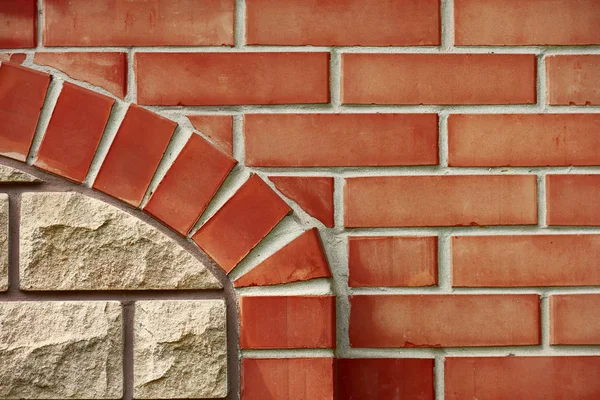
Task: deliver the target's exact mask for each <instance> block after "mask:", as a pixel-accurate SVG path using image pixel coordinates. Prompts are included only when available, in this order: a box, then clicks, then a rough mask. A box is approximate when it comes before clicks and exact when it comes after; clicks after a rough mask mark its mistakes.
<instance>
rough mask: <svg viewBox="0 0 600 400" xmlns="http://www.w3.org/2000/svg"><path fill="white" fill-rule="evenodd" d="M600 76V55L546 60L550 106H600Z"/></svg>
mask: <svg viewBox="0 0 600 400" xmlns="http://www.w3.org/2000/svg"><path fill="white" fill-rule="evenodd" d="M598 5H599V6H600V2H599V3H598ZM598 15H600V7H599V8H598ZM599 23H600V18H599ZM596 30H597V31H600V29H597V28H596ZM599 76H600V55H577V56H567V55H565V56H551V57H546V81H547V91H548V104H555V105H585V106H590V105H593V106H597V105H600V83H599V82H598V77H599Z"/></svg>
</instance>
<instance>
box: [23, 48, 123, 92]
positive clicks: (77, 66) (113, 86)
mask: <svg viewBox="0 0 600 400" xmlns="http://www.w3.org/2000/svg"><path fill="white" fill-rule="evenodd" d="M33 62H34V63H36V64H38V65H47V66H49V67H52V68H56V69H58V70H60V71H62V72H64V73H65V74H67V75H68V76H70V77H71V78H73V79H77V80H80V81H84V82H88V83H91V84H92V85H94V86H98V87H101V88H102V89H106V90H107V91H108V92H110V93H112V94H114V95H115V96H117V97H119V98H121V99H122V98H124V97H125V94H126V93H127V54H126V53H90V52H85V53H73V52H72V53H45V52H42V53H40V52H37V53H35V56H34V57H33Z"/></svg>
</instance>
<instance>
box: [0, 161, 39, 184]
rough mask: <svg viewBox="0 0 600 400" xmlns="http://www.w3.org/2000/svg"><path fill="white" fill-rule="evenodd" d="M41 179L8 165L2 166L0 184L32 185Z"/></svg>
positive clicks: (0, 167) (0, 168)
mask: <svg viewBox="0 0 600 400" xmlns="http://www.w3.org/2000/svg"><path fill="white" fill-rule="evenodd" d="M31 182H41V179H38V178H36V177H35V176H33V175H29V174H28V173H26V172H23V171H19V170H18V169H16V168H12V167H9V166H7V165H0V183H31Z"/></svg>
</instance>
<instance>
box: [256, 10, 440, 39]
mask: <svg viewBox="0 0 600 400" xmlns="http://www.w3.org/2000/svg"><path fill="white" fill-rule="evenodd" d="M246 13H247V16H246V41H247V43H248V44H267V45H296V46H298V45H300V46H301V45H314V46H357V45H358V46H411V45H414V46H428V45H429V46H436V45H439V44H440V4H439V0H421V1H412V0H400V1H398V0H342V1H335V2H324V1H320V0H308V1H307V0H279V1H276V2H274V1H272V0H248V1H246Z"/></svg>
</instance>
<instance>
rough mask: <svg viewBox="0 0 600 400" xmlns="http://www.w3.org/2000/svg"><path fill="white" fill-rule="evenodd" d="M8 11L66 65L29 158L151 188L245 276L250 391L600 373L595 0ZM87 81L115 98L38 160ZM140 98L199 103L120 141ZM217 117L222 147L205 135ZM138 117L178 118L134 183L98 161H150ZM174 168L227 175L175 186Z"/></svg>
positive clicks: (448, 394)
mask: <svg viewBox="0 0 600 400" xmlns="http://www.w3.org/2000/svg"><path fill="white" fill-rule="evenodd" d="M0 16H1V18H2V19H1V20H0V51H1V54H0V57H1V58H2V60H4V61H10V62H11V63H13V64H16V63H18V64H22V65H23V66H26V67H28V68H31V69H35V70H38V71H43V72H46V73H51V74H52V75H53V76H54V79H53V80H52V81H51V82H50V84H49V88H48V90H47V94H46V95H45V102H44V104H45V105H44V107H43V108H42V111H41V116H40V120H39V121H40V122H39V123H38V124H37V129H36V131H35V135H33V136H32V138H31V140H30V142H28V143H27V144H26V145H24V148H25V150H24V153H23V154H22V155H21V156H22V157H21V161H26V162H27V163H29V164H34V165H36V166H37V167H39V168H42V169H45V170H46V171H50V172H52V173H56V174H58V175H61V176H63V177H66V178H68V179H70V180H72V181H76V182H80V183H83V185H84V186H87V187H92V188H94V189H96V190H100V191H102V192H104V193H107V194H109V195H111V196H113V197H116V198H118V199H120V200H121V201H123V202H124V203H127V204H129V205H132V206H133V207H134V208H139V209H142V210H143V211H145V212H146V213H148V214H150V215H151V216H153V217H155V218H156V219H158V220H159V221H162V222H163V223H164V225H166V226H167V227H169V228H170V229H172V230H173V231H175V232H178V233H179V234H181V235H182V237H184V238H187V239H188V240H190V241H192V242H193V243H195V244H196V245H198V247H199V248H200V249H201V250H202V251H203V252H204V253H206V254H207V255H208V256H209V257H210V258H211V259H212V261H213V262H214V263H215V264H216V265H217V266H218V267H220V269H221V270H222V273H223V274H227V276H228V277H229V279H231V280H232V281H234V286H236V288H237V289H236V296H238V297H237V298H236V301H237V303H236V304H238V305H239V323H240V326H239V348H240V356H241V360H240V365H241V375H240V377H239V379H240V380H241V383H240V386H241V389H240V390H241V398H242V399H246V400H251V399H259V398H261V399H263V398H273V399H297V400H301V399H332V398H335V396H337V398H339V399H350V398H352V399H354V398H358V399H377V398H379V399H392V398H410V399H413V398H414V399H437V400H442V399H446V400H450V399H470V398H479V399H504V398H515V399H567V398H568V399H571V398H572V399H575V398H577V399H597V398H599V397H600V383H599V382H600V381H599V380H598V377H599V376H600V347H599V346H600V313H599V312H598V310H599V308H600V261H599V258H598V254H599V252H600V230H599V229H598V227H599V226H600V211H599V209H600V208H599V206H600V28H599V27H600V2H598V1H597V0H528V1H521V0H343V1H342V0H340V1H337V0H336V1H318V0H277V1H275V0H237V1H233V0H219V1H208V0H178V1H173V0H148V1H139V2H131V1H121V0H94V1H93V2H91V1H90V2H77V1H66V0H39V1H37V2H36V1H33V0H19V1H14V2H7V3H2V4H0ZM63 81H64V83H63ZM70 82H75V83H77V84H78V85H80V86H82V87H84V88H87V89H90V90H92V91H94V92H96V93H99V94H102V95H104V96H106V97H109V98H111V99H115V104H114V106H111V107H107V111H106V117H105V121H104V122H105V126H104V125H102V127H101V129H100V131H101V133H100V132H99V133H98V134H97V136H98V139H97V140H96V142H94V143H95V145H94V146H92V148H91V152H90V154H89V157H88V158H89V164H88V165H87V166H86V168H85V169H83V170H73V171H71V170H66V169H62V170H61V169H60V167H54V168H55V169H52V168H53V167H48V166H47V165H45V164H40V163H39V162H38V161H37V160H39V159H42V158H43V155H44V154H43V148H44V147H43V140H45V139H43V138H44V132H47V130H46V128H47V127H48V125H49V120H50V118H51V115H53V110H55V109H56V108H55V107H57V103H58V102H59V101H60V94H61V93H64V92H65V90H68V88H69V85H70ZM129 103H133V104H138V105H140V106H141V107H143V109H146V110H149V111H151V112H152V113H154V114H157V115H159V116H161V117H164V118H166V119H168V120H170V121H174V122H176V124H172V125H169V124H168V123H167V122H164V127H163V126H162V125H160V124H162V123H163V122H160V123H159V122H158V121H159V120H153V121H154V122H149V121H146V122H144V124H142V123H139V122H138V125H135V124H134V125H132V126H133V128H132V130H134V131H139V132H144V134H141V135H140V136H137V137H135V138H136V139H135V140H133V139H132V141H131V143H130V144H128V145H123V146H121V147H120V149H121V151H120V152H110V151H109V148H111V145H112V144H113V139H114V138H115V137H116V136H117V131H118V129H119V127H122V126H123V125H122V124H124V123H125V122H124V121H128V119H127V118H126V117H125V115H126V112H128V111H127V110H128V108H127V107H128V104H129ZM58 104H60V103H58ZM67 113H68V111H67ZM66 118H67V119H68V118H69V117H68V116H67V117H66ZM159 125H160V126H159ZM165 131H168V133H165V134H164V135H165V136H164V137H162V139H161V136H160V135H161V132H165ZM173 132H174V134H173ZM46 134H47V133H46ZM144 135H145V136H144ZM171 135H172V136H171ZM197 135H200V137H201V138H203V139H206V141H208V142H210V143H211V144H212V146H214V148H218V149H219V155H217V153H213V150H212V149H213V147H210V148H209V147H198V148H197V149H196V150H194V151H192V150H189V152H186V150H185V148H184V145H186V143H190V142H188V140H190V138H194V137H196V136H197ZM100 136H101V139H99V138H100ZM192 140H193V139H192ZM140 141H141V142H143V143H146V142H148V143H149V142H153V141H162V142H161V143H162V144H160V145H159V144H157V145H156V146H158V147H157V148H159V149H162V150H156V151H157V153H156V155H155V158H157V161H156V162H155V166H154V168H149V170H148V171H142V172H140V176H142V175H143V178H139V179H141V180H143V181H144V182H145V184H144V185H140V187H139V188H137V189H136V190H134V189H131V188H132V185H127V184H124V185H123V187H122V188H121V187H118V188H117V186H118V185H116V184H115V183H114V181H113V180H112V176H113V175H111V173H108V172H106V168H108V167H103V168H104V170H103V168H101V166H103V165H108V164H111V165H117V164H119V162H121V163H125V164H127V165H131V166H132V167H131V168H135V167H136V163H139V164H143V163H144V162H146V161H147V160H145V159H137V158H135V157H130V156H131V154H137V150H136V147H137V146H138V143H141V142H140ZM208 142H207V143H208ZM153 143H154V142H153ZM152 146H154V145H152ZM161 146H162V147H161ZM198 146H200V145H198ZM59 147H60V146H59ZM182 149H183V150H182ZM0 150H1V151H2V152H4V153H3V154H4V155H7V154H6V150H5V149H0ZM196 152H197V153H196ZM163 153H164V156H163ZM205 154H209V156H206V159H207V160H208V161H207V162H204V163H201V162H200V161H199V160H201V159H202V157H203V155H205ZM223 154H224V155H226V156H223ZM8 156H9V157H12V158H19V157H13V156H11V155H8ZM186 157H187V158H186ZM50 158H51V157H50ZM184 159H185V160H187V161H186V163H184V162H181V163H178V162H176V160H184ZM119 160H120V161H119ZM124 160H125V161H124ZM174 162H175V163H174ZM236 162H237V163H236ZM153 165H154V164H153ZM234 165H235V166H234ZM115 168H117V167H115ZM119 168H123V167H122V166H121V167H119ZM208 168H214V170H215V172H214V174H216V175H219V174H220V175H219V177H218V179H217V178H215V179H214V180H213V181H211V182H208V183H207V182H206V181H204V180H203V179H204V178H203V176H204V175H203V174H202V171H205V170H207V169H208ZM167 171H170V172H169V173H170V174H171V175H169V173H168V172H167ZM173 171H174V172H173ZM211 171H212V169H211ZM211 173H212V172H211ZM251 174H256V175H252V177H250V176H251ZM169 176H171V178H170V179H171V180H173V179H175V178H177V177H179V176H181V177H185V180H186V182H188V181H189V182H191V183H189V185H190V187H200V186H202V185H207V186H210V189H207V190H206V191H207V193H206V194H203V195H202V196H204V197H202V198H200V197H201V196H200V194H197V193H194V194H193V195H192V194H190V195H189V196H188V195H187V193H188V192H186V191H185V190H181V191H180V192H178V193H175V194H174V195H173V196H172V197H169V196H165V197H164V198H158V196H155V197H153V194H154V192H157V190H159V188H160V185H163V187H171V186H168V185H169V183H168V182H170V181H169ZM173 177H175V178H173ZM201 177H202V178H201ZM249 177H250V178H249ZM256 177H260V178H261V180H256ZM163 178H164V179H163ZM136 179H137V178H136ZM182 179H183V178H182ZM194 179H196V181H195V180H194ZM259 181H260V182H259ZM136 182H137V181H136ZM162 182H167V183H164V184H163V183H162ZM264 182H266V185H264ZM211 185H212V186H211ZM262 185H264V186H265V187H264V188H263V186H262ZM173 187H175V186H173ZM177 187H179V186H177ZM163 190H164V191H167V189H163ZM169 190H171V189H169ZM172 190H173V192H174V191H175V189H172ZM271 191H272V193H274V194H275V197H272V196H271ZM157 193H158V192H157ZM240 193H241V194H240ZM247 193H260V195H259V194H256V195H248V194H247ZM168 194H169V195H170V194H171V192H169V193H168ZM196 195H198V196H200V197H198V198H197V199H196V198H195V199H194V204H193V205H190V204H191V203H192V201H191V200H190V201H188V198H190V197H192V196H196ZM213 195H214V197H213ZM278 197H279V198H282V199H284V202H280V201H279V199H278ZM229 199H232V200H231V201H229ZM198 203H203V207H200V206H199V205H198ZM198 209H201V212H197V211H198ZM240 209H244V210H245V211H244V212H246V213H245V214H240V213H239V212H238V210H240ZM219 210H227V211H219ZM248 210H250V211H248ZM290 210H291V211H292V214H291V215H289V212H290ZM200 214H201V215H200ZM248 215H252V218H250V217H248ZM286 215H287V216H286ZM240 220H243V221H244V222H243V223H240ZM311 228H316V229H315V230H311ZM244 229H246V230H247V231H246V230H244ZM235 232H244V233H245V232H251V235H250V236H252V239H248V242H244V240H246V239H245V238H246V236H244V237H243V238H242V239H240V241H238V240H237V239H236V240H231V241H229V242H228V241H227V238H229V237H235V236H234V235H235ZM304 232H309V233H304ZM311 232H312V233H311ZM303 233H304V234H303ZM316 233H318V235H316ZM229 235H232V236H229ZM301 235H302V236H301ZM313 235H315V236H313ZM215 237H217V238H218V240H217V239H214V238H215ZM296 238H298V240H296ZM300 238H302V241H301V242H299V240H300ZM250 242H251V243H250ZM290 243H295V246H291V247H289V246H288V247H284V245H287V244H290ZM315 243H316V244H315ZM238 244H239V245H238ZM320 245H321V246H322V247H319V246H320ZM315 248H319V249H322V250H323V251H324V255H323V254H322V253H321V252H320V251H317V250H315ZM285 249H287V250H285ZM307 249H309V250H307ZM257 265H258V266H259V267H261V268H258V267H257ZM307 266H308V267H307ZM298 271H301V273H300V272H298ZM229 311H232V309H229ZM233 311H234V312H236V311H237V310H235V309H233ZM236 328H237V327H236ZM236 338H237V336H236ZM230 373H232V372H231V371H230ZM232 374H233V375H231V376H232V378H231V379H235V380H237V379H238V376H237V374H236V373H232ZM230 388H234V391H237V383H236V384H233V385H232V384H231V382H230ZM170 395H172V396H173V397H177V396H176V394H174V393H171V394H170ZM170 395H169V396H170ZM230 396H233V397H232V398H236V396H237V392H236V393H230ZM395 396H399V397H395ZM163 397H164V395H163ZM6 398H10V397H6Z"/></svg>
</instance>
